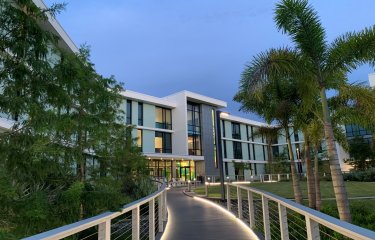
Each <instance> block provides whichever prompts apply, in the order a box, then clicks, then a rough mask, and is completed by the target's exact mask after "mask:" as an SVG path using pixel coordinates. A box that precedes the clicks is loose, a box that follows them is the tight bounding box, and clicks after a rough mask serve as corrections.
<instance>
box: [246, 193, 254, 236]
mask: <svg viewBox="0 0 375 240" xmlns="http://www.w3.org/2000/svg"><path fill="white" fill-rule="evenodd" d="M247 202H248V204H249V223H250V224H249V225H250V228H251V229H254V228H255V217H254V212H255V209H254V200H253V193H252V192H251V191H250V190H247Z"/></svg>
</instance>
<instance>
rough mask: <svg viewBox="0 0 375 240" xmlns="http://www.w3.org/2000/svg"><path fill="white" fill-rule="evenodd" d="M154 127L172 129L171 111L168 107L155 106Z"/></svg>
mask: <svg viewBox="0 0 375 240" xmlns="http://www.w3.org/2000/svg"><path fill="white" fill-rule="evenodd" d="M155 127H156V128H163V129H172V113H171V110H170V109H167V108H162V107H156V108H155Z"/></svg>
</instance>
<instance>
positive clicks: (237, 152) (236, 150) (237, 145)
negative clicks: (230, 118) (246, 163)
mask: <svg viewBox="0 0 375 240" xmlns="http://www.w3.org/2000/svg"><path fill="white" fill-rule="evenodd" d="M233 155H234V159H242V144H241V142H233Z"/></svg>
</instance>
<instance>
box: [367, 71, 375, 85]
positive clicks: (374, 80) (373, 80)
mask: <svg viewBox="0 0 375 240" xmlns="http://www.w3.org/2000/svg"><path fill="white" fill-rule="evenodd" d="M368 81H369V84H370V87H372V88H375V73H370V74H369V75H368Z"/></svg>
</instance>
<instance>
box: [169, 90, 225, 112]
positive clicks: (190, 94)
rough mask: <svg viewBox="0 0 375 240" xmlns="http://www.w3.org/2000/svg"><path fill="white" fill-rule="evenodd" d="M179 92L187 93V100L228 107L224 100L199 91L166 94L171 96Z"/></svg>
mask: <svg viewBox="0 0 375 240" xmlns="http://www.w3.org/2000/svg"><path fill="white" fill-rule="evenodd" d="M179 94H183V95H185V97H186V99H187V100H193V101H194V102H197V103H203V104H207V105H210V106H214V107H217V108H226V107H227V103H226V102H224V101H222V100H219V99H216V98H212V97H208V96H205V95H202V94H199V93H195V92H190V91H187V90H182V91H179V92H176V93H173V94H171V95H168V96H165V98H167V97H169V96H173V95H179Z"/></svg>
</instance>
